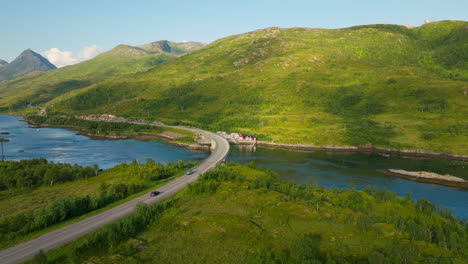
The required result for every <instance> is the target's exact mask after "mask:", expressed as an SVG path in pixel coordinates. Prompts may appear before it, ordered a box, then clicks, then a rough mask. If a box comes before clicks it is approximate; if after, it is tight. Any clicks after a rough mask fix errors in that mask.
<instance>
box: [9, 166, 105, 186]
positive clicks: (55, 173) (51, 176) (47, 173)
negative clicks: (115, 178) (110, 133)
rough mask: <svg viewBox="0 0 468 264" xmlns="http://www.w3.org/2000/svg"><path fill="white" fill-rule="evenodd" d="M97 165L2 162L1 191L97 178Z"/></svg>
mask: <svg viewBox="0 0 468 264" xmlns="http://www.w3.org/2000/svg"><path fill="white" fill-rule="evenodd" d="M98 171H99V167H98V166H97V165H95V166H93V167H80V166H78V164H74V165H72V164H68V163H49V162H47V160H46V159H43V158H39V159H30V160H21V161H3V162H0V191H1V190H5V189H14V188H33V187H37V186H41V185H52V184H59V183H64V182H68V181H75V180H81V179H87V178H89V177H93V176H96V175H97V173H98Z"/></svg>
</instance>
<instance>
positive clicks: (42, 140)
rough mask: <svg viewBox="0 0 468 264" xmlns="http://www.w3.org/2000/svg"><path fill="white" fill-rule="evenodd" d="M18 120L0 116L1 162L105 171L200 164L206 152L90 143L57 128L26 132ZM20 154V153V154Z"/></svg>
mask: <svg viewBox="0 0 468 264" xmlns="http://www.w3.org/2000/svg"><path fill="white" fill-rule="evenodd" d="M19 119H20V118H19V117H14V116H5V115H0V131H7V132H9V133H10V135H0V137H4V138H8V139H9V140H10V142H7V143H5V144H4V148H5V149H4V150H5V159H8V160H20V159H30V158H37V157H44V158H46V159H47V160H50V161H54V162H66V163H78V164H80V165H83V166H87V165H92V164H98V165H99V167H100V168H103V169H107V168H111V167H114V166H115V165H117V164H120V163H122V162H129V161H131V160H132V159H137V160H138V161H141V162H144V161H145V159H146V158H152V159H154V160H155V161H159V162H161V163H167V162H176V161H178V160H203V159H204V158H205V157H207V156H208V152H204V151H197V150H188V149H184V148H179V147H175V146H171V145H167V144H164V143H163V141H147V142H143V141H137V140H133V139H129V140H92V139H90V138H88V137H85V136H80V135H76V133H77V132H76V131H72V130H67V129H61V128H29V127H28V124H27V123H26V122H21V121H19ZM23 150H24V152H20V151H23Z"/></svg>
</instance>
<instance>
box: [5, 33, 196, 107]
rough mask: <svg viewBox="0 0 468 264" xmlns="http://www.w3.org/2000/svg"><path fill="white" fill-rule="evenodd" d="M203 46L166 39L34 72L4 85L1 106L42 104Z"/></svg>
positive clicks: (123, 46)
mask: <svg viewBox="0 0 468 264" xmlns="http://www.w3.org/2000/svg"><path fill="white" fill-rule="evenodd" d="M203 46H205V44H203V43H199V42H182V43H176V42H171V41H167V40H161V41H155V42H152V43H149V44H146V45H141V46H130V45H124V44H121V45H118V46H116V47H115V48H113V49H111V50H109V51H107V52H104V53H101V54H99V55H98V56H96V57H94V58H93V59H90V60H87V61H83V62H81V63H78V64H74V65H70V66H67V67H63V68H59V69H56V70H53V71H48V72H34V73H30V74H28V75H25V76H22V77H20V78H17V79H15V80H14V81H10V82H4V83H1V84H0V106H1V105H2V101H3V100H5V101H8V102H14V103H13V104H14V106H13V108H15V109H16V107H22V106H23V105H24V103H26V105H29V103H32V104H33V105H37V104H41V103H44V102H47V101H49V100H51V99H53V98H55V97H57V96H59V95H62V94H65V93H68V92H70V91H72V90H77V89H82V88H85V87H88V86H90V85H93V84H96V83H98V82H102V81H105V80H107V79H110V78H114V77H116V76H119V75H124V74H129V73H134V72H138V71H143V70H145V69H148V68H150V67H153V66H156V65H159V64H163V63H166V62H168V61H172V60H174V59H176V58H177V57H179V56H182V55H184V54H187V53H190V52H193V51H195V50H197V49H199V48H201V47H203ZM1 67H3V66H1Z"/></svg>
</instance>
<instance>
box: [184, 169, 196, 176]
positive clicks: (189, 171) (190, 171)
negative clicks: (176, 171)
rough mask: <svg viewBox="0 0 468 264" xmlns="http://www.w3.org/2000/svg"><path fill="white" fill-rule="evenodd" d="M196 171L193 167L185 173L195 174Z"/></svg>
mask: <svg viewBox="0 0 468 264" xmlns="http://www.w3.org/2000/svg"><path fill="white" fill-rule="evenodd" d="M194 172H195V171H193V170H192V169H189V170H188V171H187V172H186V173H185V174H187V175H191V174H193V173H194Z"/></svg>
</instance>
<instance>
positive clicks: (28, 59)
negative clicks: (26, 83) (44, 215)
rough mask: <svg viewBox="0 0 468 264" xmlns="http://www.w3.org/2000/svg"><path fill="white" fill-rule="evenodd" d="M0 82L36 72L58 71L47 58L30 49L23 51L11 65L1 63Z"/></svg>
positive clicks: (4, 62)
mask: <svg viewBox="0 0 468 264" xmlns="http://www.w3.org/2000/svg"><path fill="white" fill-rule="evenodd" d="M0 65H3V67H1V68H0V81H6V80H11V79H15V78H18V77H20V76H23V75H26V74H28V73H31V72H34V71H49V70H53V69H56V68H57V67H55V66H54V65H53V64H52V63H50V62H49V61H48V60H47V59H46V58H44V57H42V56H41V55H39V54H37V53H36V52H34V51H32V50H30V49H28V50H25V51H23V52H22V53H21V54H20V55H19V56H18V57H17V58H16V59H15V60H13V61H12V62H11V63H9V64H8V63H7V62H6V61H0Z"/></svg>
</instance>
